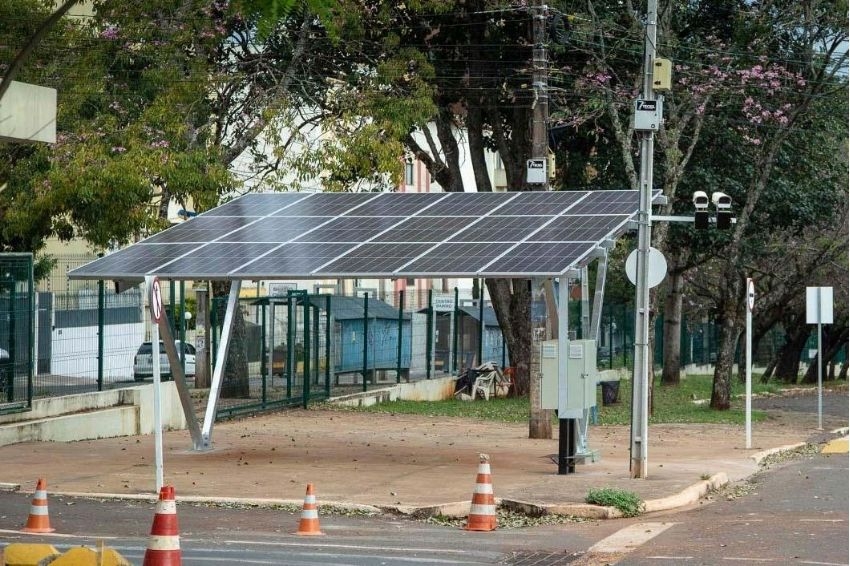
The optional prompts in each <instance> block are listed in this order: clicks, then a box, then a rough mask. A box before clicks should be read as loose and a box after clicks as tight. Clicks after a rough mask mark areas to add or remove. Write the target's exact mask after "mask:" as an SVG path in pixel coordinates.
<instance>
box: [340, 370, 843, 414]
mask: <svg viewBox="0 0 850 566" xmlns="http://www.w3.org/2000/svg"><path fill="white" fill-rule="evenodd" d="M836 383H837V385H836V387H840V386H841V385H840V384H843V383H844V382H836ZM781 387H782V384H775V383H768V384H763V383H756V382H754V383H753V394H754V395H757V394H765V393H778V392H779V390H780V388H781ZM711 388H712V376H710V375H694V376H688V377H687V378H686V379H683V380H682V381H681V382H680V384H679V385H678V386H669V385H661V381H660V378H656V380H655V384H654V387H653V396H654V399H653V411H652V415H651V416H650V419H649V422H650V423H651V424H663V423H705V424H737V425H743V424H744V419H745V414H744V403H745V401H744V397H743V395H744V384H742V383H739V382H738V380H737V379H734V383H733V385H732V407H731V408H730V409H729V410H728V411H715V410H714V409H710V408H709V406H708V400H709V399H711ZM596 391H597V394H598V398H597V403H596V406H597V407H598V408H599V411H598V416H597V423H598V424H602V425H628V424H629V423H630V422H631V402H632V388H631V381H630V380H622V381H621V382H620V391H619V397H618V398H619V401H618V402H617V403H615V404H613V405H608V406H603V405H602V391H601V387H597V388H596ZM698 400H704V401H705V402H704V403H696V402H695V401H698ZM333 408H334V409H338V410H353V411H365V412H372V413H389V414H411V415H423V416H429V417H462V418H471V419H478V420H485V421H497V422H508V423H527V422H528V417H529V407H528V398H526V397H522V398H518V399H496V398H491V399H490V400H489V401H484V400H480V399H479V400H476V401H459V400H457V399H448V400H446V401H432V402H423V401H393V402H390V403H379V404H376V405H372V406H370V407H357V408H347V407H345V408H344V407H333ZM752 418H753V422H758V421H762V420H764V419H765V418H766V414H765V413H764V412H763V411H756V410H754V411H753V412H752Z"/></svg>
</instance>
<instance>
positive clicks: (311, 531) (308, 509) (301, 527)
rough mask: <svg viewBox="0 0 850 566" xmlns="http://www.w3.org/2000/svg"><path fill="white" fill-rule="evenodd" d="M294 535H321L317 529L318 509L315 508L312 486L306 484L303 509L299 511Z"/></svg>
mask: <svg viewBox="0 0 850 566" xmlns="http://www.w3.org/2000/svg"><path fill="white" fill-rule="evenodd" d="M295 534H296V535H303V536H316V535H323V534H325V533H323V532H322V531H321V530H320V529H319V509H318V507H317V506H316V495H315V494H314V493H313V484H311V483H308V484H307V495H305V496H304V507H303V509H302V510H301V520H300V521H299V522H298V532H296V533H295Z"/></svg>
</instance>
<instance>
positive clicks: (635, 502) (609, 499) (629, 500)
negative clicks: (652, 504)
mask: <svg viewBox="0 0 850 566" xmlns="http://www.w3.org/2000/svg"><path fill="white" fill-rule="evenodd" d="M584 500H585V502H587V503H590V504H592V505H604V506H605V507H615V508H617V509H619V510H620V512H621V513H622V514H623V517H637V516H638V515H640V514H641V512H643V509H644V505H643V501H642V500H641V498H640V497H638V496H637V494H635V493H632V492H631V491H626V490H624V489H615V488H612V487H603V488H601V489H591V490H590V491H588V492H587V496H586V497H585V498H584Z"/></svg>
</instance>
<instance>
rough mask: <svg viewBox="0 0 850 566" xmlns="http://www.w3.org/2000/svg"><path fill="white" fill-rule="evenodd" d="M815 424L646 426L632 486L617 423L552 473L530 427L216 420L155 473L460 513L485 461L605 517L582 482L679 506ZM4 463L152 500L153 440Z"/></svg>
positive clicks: (661, 505)
mask: <svg viewBox="0 0 850 566" xmlns="http://www.w3.org/2000/svg"><path fill="white" fill-rule="evenodd" d="M838 394H843V395H846V394H847V393H846V392H842V393H838ZM816 425H817V421H816V415H811V414H809V413H804V414H801V413H798V414H796V415H794V416H793V417H778V418H776V419H768V420H767V421H765V422H760V423H754V425H753V437H752V438H753V448H752V449H751V450H746V449H744V443H745V438H744V429H743V426H729V425H692V424H682V425H650V430H649V450H648V454H649V458H648V469H649V473H648V478H647V479H631V478H630V476H629V428H628V427H626V426H591V427H590V435H589V446H590V448H591V449H592V450H595V451H596V452H597V459H596V461H595V462H588V463H585V464H581V465H578V466H576V473H575V474H569V475H564V476H559V475H557V474H556V472H557V466H556V465H555V464H554V463H553V461H552V459H551V458H550V457H552V456H554V454H556V453H557V446H558V441H557V439H553V440H529V439H528V438H527V436H528V429H527V425H526V424H513V425H508V424H494V423H488V422H479V421H473V420H460V419H448V418H443V417H420V416H410V415H380V414H370V413H358V412H348V411H331V410H309V411H304V410H292V411H286V412H282V413H277V414H273V415H266V416H259V417H253V418H246V419H242V420H237V421H230V422H223V423H218V424H216V426H215V427H214V429H213V445H214V448H213V450H211V451H209V452H193V451H192V450H191V440H190V438H189V433H188V432H187V431H175V432H168V433H166V434H165V435H164V437H165V454H164V472H165V483H166V484H169V485H173V486H174V487H175V489H176V494H177V498H178V501H179V500H184V501H186V500H189V499H190V498H210V499H213V500H222V501H231V500H239V501H243V502H253V503H258V504H287V503H289V504H295V505H298V506H300V505H301V503H302V502H303V498H304V491H305V486H306V484H307V483H308V482H310V483H313V484H315V487H316V494H317V498H318V500H319V504H320V505H328V504H329V503H331V502H333V503H334V504H338V505H343V506H346V505H367V506H376V507H380V508H382V509H387V508H392V509H396V510H400V511H402V512H413V511H418V512H419V513H429V512H431V513H433V512H435V511H436V509H440V510H441V511H442V512H443V513H445V514H459V515H465V514H466V512H467V510H468V505H469V501H470V498H471V494H472V490H473V488H474V486H475V474H476V470H477V465H478V454H479V453H486V454H489V456H490V462H491V469H492V477H493V484H494V491H495V495H496V498H497V499H501V500H503V501H513V502H527V503H529V504H532V505H533V506H537V507H542V508H545V509H548V510H549V511H552V512H561V513H569V514H576V515H584V516H589V517H596V518H604V517H606V516H610V510H606V509H603V508H598V507H592V506H587V505H584V504H583V501H584V498H585V496H586V494H587V492H588V490H589V489H591V488H602V487H614V488H620V489H626V490H629V491H632V492H634V493H636V494H638V495H639V496H640V497H641V498H642V499H643V500H644V501H646V502H647V511H658V510H664V509H672V508H676V507H680V506H683V505H688V504H691V503H693V502H695V501H696V499H697V498H698V497H699V496H700V495H702V494H704V493H705V491H706V490H707V489H708V488H709V487H710V486H714V487H717V486H719V485H722V484H723V483H725V482H726V481H733V482H734V481H737V480H741V479H743V478H746V477H747V476H749V475H751V474H752V473H754V472H756V471H757V470H758V463H757V458H758V457H759V453H762V452H763V451H766V450H770V449H775V448H778V447H784V446H789V445H794V444H797V443H801V442H804V441H806V440H807V438H809V437H810V436H812V435H813V434H815V433H816V432H817V430H816ZM846 426H847V419H846V416H845V417H840V418H839V417H825V419H824V429H825V430H826V431H830V430H833V429H836V428H839V427H846ZM0 462H3V465H2V467H0V482H8V483H11V484H20V489H21V491H22V492H27V493H31V492H32V490H33V489H34V487H35V482H36V480H37V478H39V477H43V478H45V479H46V480H47V489H48V493H49V494H50V495H51V496H53V495H59V494H79V493H84V494H99V495H98V496H100V494H110V495H111V496H121V497H150V498H151V499H153V497H154V495H153V494H154V492H155V479H154V477H155V476H154V465H153V464H154V437H153V436H139V437H129V438H112V439H104V440H95V441H81V442H72V443H25V444H16V445H11V446H5V447H2V448H0ZM709 478H711V479H710V481H706V480H708V479H709ZM435 508H436V509H435Z"/></svg>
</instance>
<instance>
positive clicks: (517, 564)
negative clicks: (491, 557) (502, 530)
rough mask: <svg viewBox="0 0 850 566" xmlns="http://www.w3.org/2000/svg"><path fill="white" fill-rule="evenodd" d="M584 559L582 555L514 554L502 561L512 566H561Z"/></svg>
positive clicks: (562, 553)
mask: <svg viewBox="0 0 850 566" xmlns="http://www.w3.org/2000/svg"><path fill="white" fill-rule="evenodd" d="M581 557H582V554H566V553H564V552H528V551H524V552H512V553H511V554H510V556H507V557H505V559H504V560H502V562H501V563H502V564H507V565H510V566H561V565H562V564H571V563H573V562H575V561H576V560H578V559H579V558H581Z"/></svg>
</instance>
